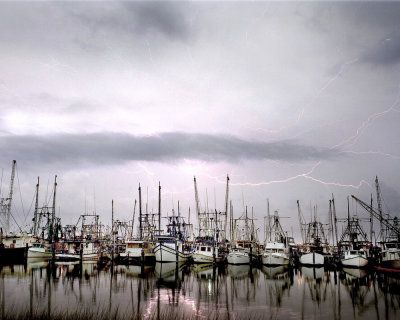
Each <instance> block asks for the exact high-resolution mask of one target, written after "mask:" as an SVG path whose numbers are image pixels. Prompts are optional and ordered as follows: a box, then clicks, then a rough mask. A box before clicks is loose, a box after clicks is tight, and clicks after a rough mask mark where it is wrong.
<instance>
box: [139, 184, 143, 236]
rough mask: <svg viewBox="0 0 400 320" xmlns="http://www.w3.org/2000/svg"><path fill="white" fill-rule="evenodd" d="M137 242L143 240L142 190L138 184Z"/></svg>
mask: <svg viewBox="0 0 400 320" xmlns="http://www.w3.org/2000/svg"><path fill="white" fill-rule="evenodd" d="M139 240H143V230H142V188H141V187H140V183H139Z"/></svg>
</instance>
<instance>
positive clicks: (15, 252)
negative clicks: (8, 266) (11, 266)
mask: <svg viewBox="0 0 400 320" xmlns="http://www.w3.org/2000/svg"><path fill="white" fill-rule="evenodd" d="M26 255H27V248H26V247H21V248H0V261H1V262H16V261H23V260H24V259H25V258H26Z"/></svg>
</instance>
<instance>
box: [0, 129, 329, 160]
mask: <svg viewBox="0 0 400 320" xmlns="http://www.w3.org/2000/svg"><path fill="white" fill-rule="evenodd" d="M0 147H1V149H2V150H3V151H2V153H1V156H0V157H1V158H2V160H3V161H9V160H10V159H18V160H20V159H23V160H26V161H28V162H41V163H54V162H62V163H81V162H85V163H86V162H87V163H97V164H112V163H121V162H126V161H157V162H170V161H174V160H181V159H184V158H187V159H198V160H205V161H227V162H234V161H238V160H241V159H253V160H263V159H274V160H285V161H293V160H297V161H299V160H300V161H301V160H310V159H327V158H331V157H333V156H334V155H335V154H336V152H333V151H330V150H327V149H322V148H316V147H312V146H306V145H301V144H297V143H296V142H294V141H278V142H259V141H246V140H242V139H239V138H237V137H234V136H228V135H219V136H218V135H208V134H190V133H182V132H173V133H162V134H158V135H153V136H133V135H129V134H120V133H95V134H77V135H68V134H57V135H51V136H28V135H24V136H18V135H11V136H3V137H0Z"/></svg>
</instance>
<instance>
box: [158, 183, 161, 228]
mask: <svg viewBox="0 0 400 320" xmlns="http://www.w3.org/2000/svg"><path fill="white" fill-rule="evenodd" d="M158 234H161V184H160V181H159V182H158Z"/></svg>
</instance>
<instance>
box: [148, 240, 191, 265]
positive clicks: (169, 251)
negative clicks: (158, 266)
mask: <svg viewBox="0 0 400 320" xmlns="http://www.w3.org/2000/svg"><path fill="white" fill-rule="evenodd" d="M154 254H155V256H156V262H186V261H187V260H188V258H189V256H190V254H189V253H183V252H181V251H176V250H175V244H174V243H162V244H160V243H157V245H156V247H155V248H154Z"/></svg>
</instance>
